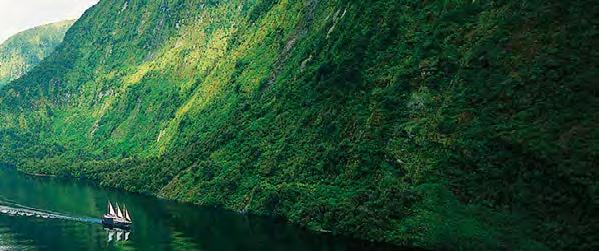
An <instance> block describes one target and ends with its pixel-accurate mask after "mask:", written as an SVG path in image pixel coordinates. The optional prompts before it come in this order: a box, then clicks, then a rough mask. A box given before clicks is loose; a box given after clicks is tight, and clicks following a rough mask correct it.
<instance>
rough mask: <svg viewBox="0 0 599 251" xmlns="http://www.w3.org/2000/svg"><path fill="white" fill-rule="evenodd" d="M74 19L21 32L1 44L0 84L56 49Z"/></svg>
mask: <svg viewBox="0 0 599 251" xmlns="http://www.w3.org/2000/svg"><path fill="white" fill-rule="evenodd" d="M73 22H74V21H63V22H58V23H53V24H47V25H42V26H39V27H36V28H33V29H29V30H26V31H23V32H20V33H18V34H16V35H14V36H12V37H10V38H9V39H7V40H6V41H5V42H4V43H2V44H1V45H0V86H3V85H5V84H7V83H9V82H10V81H12V80H14V79H17V78H19V77H20V76H21V75H23V74H24V73H26V72H27V71H28V70H29V69H31V68H32V67H34V66H36V65H37V64H38V63H39V62H40V61H42V59H44V58H45V57H47V56H48V55H49V54H50V53H52V52H53V51H54V48H56V46H58V44H60V43H61V42H62V39H63V37H64V34H65V33H66V32H67V30H68V29H69V28H70V27H71V25H72V24H73Z"/></svg>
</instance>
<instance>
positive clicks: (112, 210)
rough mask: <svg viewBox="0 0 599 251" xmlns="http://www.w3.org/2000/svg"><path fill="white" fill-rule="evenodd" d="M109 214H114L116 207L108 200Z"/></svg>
mask: <svg viewBox="0 0 599 251" xmlns="http://www.w3.org/2000/svg"><path fill="white" fill-rule="evenodd" d="M108 214H110V215H114V208H113V207H112V203H110V201H108Z"/></svg>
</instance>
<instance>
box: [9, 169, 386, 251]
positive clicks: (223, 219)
mask: <svg viewBox="0 0 599 251" xmlns="http://www.w3.org/2000/svg"><path fill="white" fill-rule="evenodd" d="M109 198H110V199H112V200H113V201H119V202H121V201H122V202H123V203H125V204H127V208H128V209H129V210H130V211H131V212H133V213H134V214H135V215H132V216H133V217H134V219H135V221H134V222H133V226H132V228H133V230H132V231H131V232H127V231H122V230H120V231H119V230H117V229H104V227H103V226H102V224H101V220H100V219H98V217H101V216H102V215H103V214H104V213H105V211H106V207H105V205H106V204H105V203H106V201H107V200H108V199H109ZM0 230H1V231H0V246H1V245H5V246H6V243H15V244H9V245H12V247H15V245H16V246H17V247H18V248H17V249H22V248H21V247H34V249H40V250H61V251H63V250H219V251H221V250H223V251H226V250H264V251H268V250H273V251H274V250H289V251H294V250H298V251H299V250H339V251H343V250H360V251H362V250H364V251H367V250H385V251H386V250H395V249H396V248H397V247H393V246H387V245H379V244H373V243H368V242H362V241H356V240H351V239H345V238H338V237H334V236H331V235H321V234H315V233H312V232H308V231H305V230H303V229H300V228H297V227H295V226H293V225H289V224H287V223H286V222H284V221H278V220H273V219H268V218H263V217H257V216H252V215H240V214H237V213H233V212H230V211H223V210H220V209H214V208H203V207H196V206H192V205H188V204H180V203H175V202H171V201H165V200H160V199H156V198H154V197H149V196H143V195H139V194H131V193H125V192H120V191H115V190H110V189H105V188H101V187H98V186H95V185H92V184H90V183H86V182H77V181H73V180H63V179H56V178H41V177H31V176H26V175H23V174H19V173H16V172H15V171H14V170H6V169H3V168H2V167H0ZM26 249H27V248H26ZM0 250H1V249H0Z"/></svg>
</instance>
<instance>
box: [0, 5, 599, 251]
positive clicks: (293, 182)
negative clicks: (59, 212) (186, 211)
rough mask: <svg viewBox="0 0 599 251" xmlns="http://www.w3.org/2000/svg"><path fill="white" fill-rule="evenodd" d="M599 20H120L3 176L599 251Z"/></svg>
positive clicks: (395, 229) (8, 151) (14, 149)
mask: <svg viewBox="0 0 599 251" xmlns="http://www.w3.org/2000/svg"><path fill="white" fill-rule="evenodd" d="M597 8H598V7H597V5H595V4H593V3H592V1H540V0H539V1H525V2H522V1H403V0H400V1H398V0H381V1H357V0H356V1H340V0H339V1H336V0H329V1H316V0H303V1H288V0H253V1H241V0H234V1H217V0H207V1H201V3H200V1H195V0H193V1H192V0H169V1H141V0H103V1H100V3H99V4H98V5H96V6H95V7H93V8H92V9H90V10H88V11H87V12H86V13H85V14H84V15H83V17H82V18H81V19H80V20H79V21H77V22H76V23H75V24H74V25H73V27H72V28H71V29H70V31H69V32H68V33H67V35H66V37H65V40H64V43H63V44H62V45H61V46H59V48H57V50H56V53H54V54H53V55H52V56H51V57H49V58H47V59H46V60H44V61H43V62H42V63H41V64H40V66H39V67H36V68H35V69H34V70H32V71H31V72H30V73H28V74H26V75H25V76H24V77H22V78H20V79H19V80H17V81H14V82H12V83H11V84H10V85H8V86H7V87H5V88H4V89H3V90H2V91H0V113H1V114H0V162H7V163H12V164H15V165H17V166H18V167H19V168H20V169H21V170H24V171H27V172H34V173H42V172H43V173H48V174H55V175H63V176H75V177H85V178H89V179H92V180H95V181H97V182H99V183H101V184H103V185H106V186H113V187H118V188H123V189H127V190H130V191H136V192H144V193H152V194H155V195H158V196H161V197H164V198H169V199H176V200H181V201H188V202H193V203H197V204H202V205H216V206H222V207H226V208H229V209H233V210H238V211H248V212H252V213H259V214H270V215H277V216H281V217H285V218H286V219H289V221H291V222H295V223H299V224H302V225H305V226H307V227H309V228H311V229H314V230H320V231H332V232H334V233H338V234H346V235H352V236H356V237H359V238H364V239H370V240H378V241H386V242H391V243H395V244H398V245H402V244H413V245H418V246H423V247H428V248H438V249H440V248H450V249H535V250H538V249H545V248H550V249H566V248H568V249H569V248H580V249H591V248H593V247H596V246H597V245H598V243H599V238H598V235H597V233H599V231H598V230H599V229H598V227H597V226H599V221H598V218H597V217H596V216H595V215H594V214H592V212H593V211H597V209H598V208H597V205H598V204H597V198H599V197H598V196H597V182H598V181H597V168H596V167H597V166H598V164H599V162H598V158H597V153H598V152H599V144H598V143H599V142H598V141H597V139H598V138H599V130H598V129H597V126H596V125H597V124H599V116H598V113H597V112H596V111H597V110H598V108H599V105H598V104H599V102H598V99H597V94H598V91H599V90H598V89H597V85H596V84H595V82H596V79H597V77H599V76H598V71H597V68H596V67H597V65H598V62H597V58H598V57H597V51H596V50H594V49H593V46H594V44H597V26H596V24H595V23H594V17H595V16H597V14H599V13H598V11H597Z"/></svg>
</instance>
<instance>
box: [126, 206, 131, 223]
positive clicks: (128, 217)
mask: <svg viewBox="0 0 599 251" xmlns="http://www.w3.org/2000/svg"><path fill="white" fill-rule="evenodd" d="M125 219H127V220H128V221H131V216H130V215H129V210H127V209H126V208H125Z"/></svg>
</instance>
